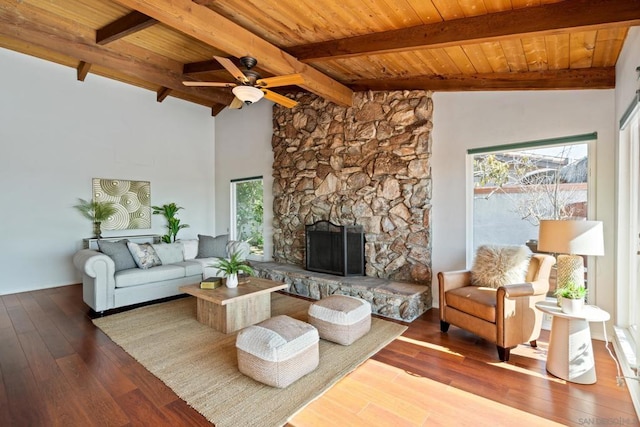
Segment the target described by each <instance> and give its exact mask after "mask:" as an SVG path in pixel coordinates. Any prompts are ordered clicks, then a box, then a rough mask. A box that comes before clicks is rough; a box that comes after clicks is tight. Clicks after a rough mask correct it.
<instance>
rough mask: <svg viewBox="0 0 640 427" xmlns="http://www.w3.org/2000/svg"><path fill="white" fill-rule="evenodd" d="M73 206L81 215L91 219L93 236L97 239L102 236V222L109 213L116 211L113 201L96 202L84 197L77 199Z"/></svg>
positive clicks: (112, 213) (107, 217)
mask: <svg viewBox="0 0 640 427" xmlns="http://www.w3.org/2000/svg"><path fill="white" fill-rule="evenodd" d="M73 207H74V208H76V209H77V210H78V212H80V213H81V214H82V216H84V217H85V218H87V219H89V220H91V221H93V234H95V236H94V237H96V238H98V239H99V238H101V237H102V228H101V224H102V222H103V221H106V220H108V219H109V217H110V216H111V215H114V214H115V213H116V212H117V211H118V210H117V209H116V206H115V204H114V203H113V202H97V201H94V200H91V201H89V200H84V199H78V204H77V205H74V206H73Z"/></svg>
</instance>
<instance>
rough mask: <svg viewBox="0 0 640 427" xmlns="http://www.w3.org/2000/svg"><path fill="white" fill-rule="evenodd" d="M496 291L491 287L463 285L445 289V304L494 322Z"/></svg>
mask: <svg viewBox="0 0 640 427" xmlns="http://www.w3.org/2000/svg"><path fill="white" fill-rule="evenodd" d="M496 293H497V291H496V290H495V289H493V288H486V287H479V286H465V287H463V288H457V289H452V290H450V291H447V292H446V293H445V298H446V299H447V306H449V307H452V308H455V309H458V310H460V311H462V312H464V313H468V314H471V315H472V316H475V317H479V318H480V319H484V320H486V321H487V322H492V323H495V322H496Z"/></svg>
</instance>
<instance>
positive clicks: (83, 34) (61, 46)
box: [0, 3, 233, 106]
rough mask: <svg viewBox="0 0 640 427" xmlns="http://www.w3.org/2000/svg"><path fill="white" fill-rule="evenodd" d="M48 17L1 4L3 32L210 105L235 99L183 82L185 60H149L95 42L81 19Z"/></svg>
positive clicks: (25, 7) (26, 8)
mask: <svg viewBox="0 0 640 427" xmlns="http://www.w3.org/2000/svg"><path fill="white" fill-rule="evenodd" d="M47 19H50V17H49V15H46V14H43V13H38V9H37V8H34V7H32V6H29V5H28V4H25V3H17V4H16V5H14V6H12V7H10V8H4V7H0V35H3V36H6V37H8V38H13V39H17V40H28V41H29V43H30V44H33V45H36V46H40V47H42V48H45V49H48V50H50V51H52V52H57V53H59V54H61V55H65V56H68V57H71V58H76V59H77V60H79V61H82V62H85V63H87V64H92V65H94V66H100V67H105V68H110V69H115V70H118V71H119V72H121V73H122V74H126V75H128V76H130V77H131V78H133V79H138V80H143V81H148V82H151V83H152V84H155V85H158V86H163V87H167V88H170V89H173V90H175V91H178V92H182V93H185V94H189V95H191V96H194V97H197V98H199V99H201V100H203V101H206V102H207V103H208V104H209V105H211V104H214V103H218V104H222V105H223V106H226V105H228V104H229V103H230V102H231V101H232V100H233V96H232V95H231V94H228V93H225V92H224V91H219V90H215V89H207V88H195V87H194V88H191V87H190V88H188V87H185V86H184V85H183V84H182V80H183V76H182V69H181V64H178V63H176V66H175V67H174V68H175V69H171V68H166V67H162V66H158V65H157V64H155V65H154V64H151V63H148V62H147V61H144V60H142V59H139V58H136V57H133V56H131V55H127V54H124V53H120V52H116V51H115V50H111V49H109V48H108V47H106V46H100V45H97V44H95V42H94V39H93V31H91V30H90V29H86V28H82V27H81V26H79V25H78V23H75V22H67V23H63V22H62V21H60V20H59V18H57V20H55V21H52V20H49V21H47ZM66 26H69V27H73V31H69V30H68V28H66ZM119 47H120V48H122V46H119Z"/></svg>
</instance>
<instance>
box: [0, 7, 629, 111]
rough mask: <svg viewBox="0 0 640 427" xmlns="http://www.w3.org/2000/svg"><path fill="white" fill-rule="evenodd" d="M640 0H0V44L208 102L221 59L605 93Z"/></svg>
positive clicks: (83, 71) (333, 87)
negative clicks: (195, 83) (198, 84)
mask: <svg viewBox="0 0 640 427" xmlns="http://www.w3.org/2000/svg"><path fill="white" fill-rule="evenodd" d="M633 25H640V0H564V1H557V0H457V1H455V0H326V1H325V0H194V1H191V0H13V1H10V0H0V46H1V47H5V48H7V49H11V50H15V51H18V52H22V53H25V54H28V55H33V56H36V57H39V58H43V59H46V60H49V61H53V62H56V63H59V64H63V65H67V66H69V67H73V68H74V69H76V73H77V78H78V79H79V80H84V79H85V78H86V76H87V75H88V74H89V73H94V74H97V75H101V76H105V77H108V78H112V79H116V80H119V81H122V82H125V83H128V84H132V85H136V86H140V87H143V88H146V89H149V90H152V91H154V92H156V97H157V100H158V101H162V100H163V99H165V98H166V97H167V96H174V97H177V98H181V99H184V100H187V101H190V102H194V103H197V104H201V105H205V106H208V107H211V109H212V114H214V115H215V114H217V113H218V112H219V111H221V110H222V109H223V108H224V107H225V106H227V105H228V104H229V103H230V102H231V101H232V99H233V95H232V94H231V91H230V89H228V88H202V87H186V86H185V85H183V83H182V82H183V81H184V80H192V81H194V80H195V81H198V80H200V81H220V82H225V81H227V82H232V81H233V77H232V76H231V75H230V74H229V73H228V72H227V71H226V70H224V69H223V68H222V67H221V66H220V63H219V62H217V61H214V60H213V59H212V58H213V56H222V57H227V58H231V59H232V60H233V61H234V62H235V63H236V64H238V65H239V62H238V58H240V57H242V56H245V55H249V56H253V57H255V58H256V59H257V60H258V65H257V67H256V70H257V71H258V72H259V73H260V74H261V75H262V76H263V77H269V76H279V75H286V74H293V73H299V74H301V75H302V77H303V79H304V83H303V84H300V85H299V86H295V87H293V86H286V87H282V88H278V89H276V91H278V92H281V93H283V94H286V93H288V92H292V91H300V90H303V91H309V92H313V93H315V94H317V95H319V96H322V97H324V98H326V99H328V100H331V101H333V102H336V103H338V104H341V105H350V103H351V99H352V95H353V91H362V90H404V89H426V90H433V91H466V90H535V89H593V88H596V89H602V88H612V87H614V85H615V65H616V61H617V59H618V56H619V54H620V50H621V48H622V45H623V43H624V40H625V37H626V35H627V31H628V29H629V27H630V26H633Z"/></svg>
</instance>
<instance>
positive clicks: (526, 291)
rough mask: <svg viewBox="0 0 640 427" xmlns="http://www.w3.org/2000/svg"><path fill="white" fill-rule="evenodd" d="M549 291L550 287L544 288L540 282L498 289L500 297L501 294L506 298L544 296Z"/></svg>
mask: <svg viewBox="0 0 640 427" xmlns="http://www.w3.org/2000/svg"><path fill="white" fill-rule="evenodd" d="M547 289H548V286H544V285H543V284H542V283H540V282H532V283H517V284H511V285H504V286H500V287H499V288H498V297H500V295H501V294H502V295H504V297H506V298H517V297H527V296H532V295H542V294H546V293H547Z"/></svg>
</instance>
